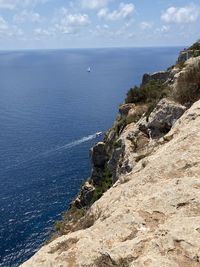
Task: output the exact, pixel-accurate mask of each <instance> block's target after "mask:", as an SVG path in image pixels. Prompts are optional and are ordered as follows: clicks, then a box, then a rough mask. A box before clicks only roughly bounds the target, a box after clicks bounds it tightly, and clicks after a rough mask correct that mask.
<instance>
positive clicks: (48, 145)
mask: <svg viewBox="0 0 200 267" xmlns="http://www.w3.org/2000/svg"><path fill="white" fill-rule="evenodd" d="M179 50H180V48H145V49H139V48H134V49H133V48H132V49H131V48H127V49H90V50H89V49H88V50H86V49H85V50H62V51H26V52H24V51H21V52H0V184H1V187H0V266H3V267H8V266H18V265H19V263H21V262H23V261H24V260H26V259H27V258H29V257H30V256H31V255H32V254H33V253H34V252H35V251H36V250H37V249H38V248H39V247H40V246H41V245H42V243H43V242H44V241H45V239H46V238H47V237H48V235H49V233H50V231H51V230H52V227H53V224H54V222H55V220H57V219H59V218H60V217H61V213H62V212H63V211H64V210H66V209H67V207H68V205H69V203H70V201H71V200H72V199H73V197H74V196H75V195H76V194H77V192H78V190H79V188H80V184H81V183H82V181H83V179H85V178H87V177H88V176H89V174H90V161H89V149H90V147H91V146H92V145H93V144H94V143H95V142H97V141H98V140H100V139H101V137H96V135H95V133H96V132H98V131H105V130H106V129H108V128H109V127H110V126H111V125H112V123H113V120H114V118H115V116H116V113H117V108H118V105H119V104H120V103H121V102H123V99H124V97H125V94H126V92H127V90H128V89H129V88H130V87H131V86H132V85H134V84H139V82H140V81H141V77H142V74H143V73H144V72H153V71H158V70H161V69H165V68H167V67H168V66H170V65H172V64H173V63H174V62H175V60H176V58H177V56H178V51H179ZM89 66H90V67H91V70H92V71H91V72H90V73H88V72H87V68H88V67H89Z"/></svg>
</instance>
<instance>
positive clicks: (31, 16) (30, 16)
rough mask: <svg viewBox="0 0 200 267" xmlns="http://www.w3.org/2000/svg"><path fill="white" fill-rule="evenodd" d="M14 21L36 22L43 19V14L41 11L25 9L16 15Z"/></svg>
mask: <svg viewBox="0 0 200 267" xmlns="http://www.w3.org/2000/svg"><path fill="white" fill-rule="evenodd" d="M13 21H14V22H16V23H23V22H25V21H31V22H34V23H35V22H40V21H41V16H40V14H39V13H36V12H33V11H27V10H23V11H22V12H21V13H19V14H16V15H14V17H13Z"/></svg>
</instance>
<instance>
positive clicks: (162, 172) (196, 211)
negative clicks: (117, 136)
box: [21, 101, 200, 267]
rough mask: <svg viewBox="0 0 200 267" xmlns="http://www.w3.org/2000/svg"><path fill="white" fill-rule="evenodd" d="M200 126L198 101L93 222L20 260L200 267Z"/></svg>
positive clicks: (70, 266)
mask: <svg viewBox="0 0 200 267" xmlns="http://www.w3.org/2000/svg"><path fill="white" fill-rule="evenodd" d="M169 121H170V122H172V120H169ZM129 127H131V131H128V129H126V133H125V132H124V134H126V135H127V136H128V134H129V137H130V139H131V138H134V136H135V134H136V132H135V131H136V129H135V130H133V128H134V127H135V126H134V125H132V126H129ZM199 129H200V101H198V102H196V103H195V104H193V106H192V107H191V108H190V109H189V110H187V111H186V112H185V113H184V114H183V116H182V117H181V118H180V119H178V120H177V121H176V123H175V124H173V126H172V129H171V130H170V131H169V132H168V133H167V135H165V136H164V137H162V138H161V139H159V140H158V143H157V146H156V149H155V150H153V151H152V153H151V154H150V155H149V156H146V157H145V158H143V159H141V160H139V161H138V162H136V163H135V165H134V167H133V168H132V170H131V171H130V172H129V173H126V174H121V176H120V177H119V180H118V181H117V182H116V183H115V184H114V186H113V187H112V188H111V189H110V190H108V191H107V192H106V193H105V194H104V195H103V197H102V198H101V199H99V200H98V201H97V202H95V203H94V205H93V206H92V207H91V209H90V211H89V213H88V218H93V223H90V227H89V228H87V229H82V230H79V231H77V232H73V233H70V234H68V235H65V236H62V237H60V238H57V239H56V240H54V241H53V242H52V243H50V244H48V245H46V246H44V247H42V248H41V249H40V250H39V251H38V252H37V253H36V254H35V255H34V256H33V257H32V258H31V259H30V260H28V261H27V262H26V263H24V264H22V265H21V267H61V266H62V267H75V266H76V267H78V266H82V267H83V266H84V267H89V266H94V267H95V266H97V267H106V266H113V267H114V266H118V267H122V266H130V267H200V153H199V151H200V131H199ZM129 130H130V129H129ZM128 132H129V133H128ZM138 134H140V132H138ZM126 140H128V139H127V138H126ZM141 147H142V146H141Z"/></svg>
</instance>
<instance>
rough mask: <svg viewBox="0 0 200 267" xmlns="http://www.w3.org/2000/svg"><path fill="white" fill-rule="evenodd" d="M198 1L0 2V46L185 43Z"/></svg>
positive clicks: (198, 25) (199, 24)
mask: <svg viewBox="0 0 200 267" xmlns="http://www.w3.org/2000/svg"><path fill="white" fill-rule="evenodd" d="M198 39H200V0H193V1H190V0H153V1H152V0H133V1H131V0H122V1H121V0H74V1H67V0H0V49H1V50H7V49H57V48H91V47H94V48H95V47H146V46H183V45H184V46H187V45H190V44H192V43H193V42H195V41H196V40H198Z"/></svg>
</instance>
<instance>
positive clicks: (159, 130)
mask: <svg viewBox="0 0 200 267" xmlns="http://www.w3.org/2000/svg"><path fill="white" fill-rule="evenodd" d="M185 110H186V107H184V106H182V105H180V104H178V103H176V102H174V101H172V100H169V99H166V98H164V99H162V100H161V101H160V102H159V103H158V104H157V106H156V108H155V109H154V110H153V112H152V113H151V114H150V115H149V117H148V118H144V119H143V120H141V121H140V122H139V129H140V130H141V131H143V132H145V133H146V134H148V135H150V137H151V138H156V137H161V136H162V135H164V134H166V133H167V132H169V130H170V129H171V128H172V126H173V125H174V123H175V122H176V121H177V119H179V118H180V117H181V116H182V115H183V113H184V112H185Z"/></svg>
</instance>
